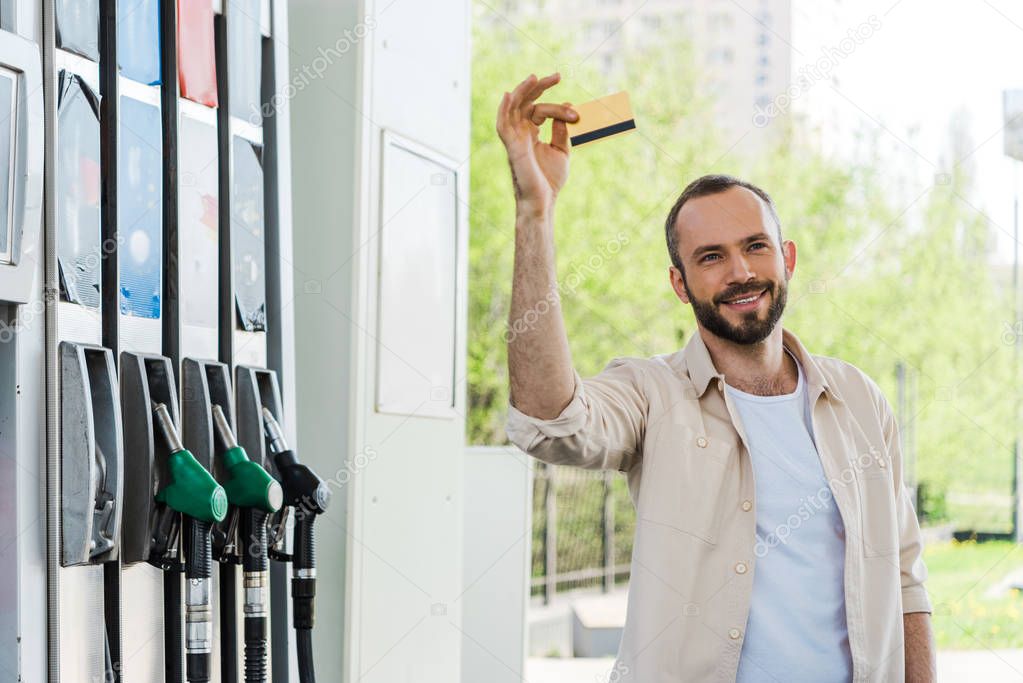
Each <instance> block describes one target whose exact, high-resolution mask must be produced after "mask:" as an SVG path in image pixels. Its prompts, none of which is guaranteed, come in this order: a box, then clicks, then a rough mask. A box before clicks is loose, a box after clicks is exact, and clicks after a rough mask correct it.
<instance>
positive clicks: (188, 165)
mask: <svg viewBox="0 0 1023 683" xmlns="http://www.w3.org/2000/svg"><path fill="white" fill-rule="evenodd" d="M178 152H179V163H180V167H179V170H180V172H179V175H178V178H179V182H178V207H179V208H178V210H179V213H178V272H179V273H180V283H181V284H180V287H181V294H180V295H179V296H178V301H180V302H181V321H182V323H184V324H187V325H197V326H199V327H207V328H211V329H215V328H216V327H217V297H216V295H215V294H216V291H217V287H218V286H219V283H218V273H217V253H218V252H217V243H218V240H219V239H220V235H219V232H218V230H219V226H220V220H219V201H218V193H217V188H218V185H217V182H218V178H217V171H218V167H217V129H216V127H215V126H213V125H210V124H208V123H203V122H202V121H196V120H195V119H192V118H189V117H188V116H182V117H181V126H180V128H179V129H178Z"/></svg>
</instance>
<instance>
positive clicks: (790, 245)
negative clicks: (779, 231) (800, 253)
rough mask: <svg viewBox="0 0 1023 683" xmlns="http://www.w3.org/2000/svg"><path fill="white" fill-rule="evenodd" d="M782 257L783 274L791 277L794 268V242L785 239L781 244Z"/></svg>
mask: <svg viewBox="0 0 1023 683" xmlns="http://www.w3.org/2000/svg"><path fill="white" fill-rule="evenodd" d="M782 257H783V258H784V259H785V274H786V275H788V277H790V278H791V277H792V274H793V273H794V272H795V270H796V243H795V242H793V241H792V240H785V242H784V243H783V244H782Z"/></svg>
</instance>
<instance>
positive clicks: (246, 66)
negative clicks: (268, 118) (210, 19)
mask: <svg viewBox="0 0 1023 683" xmlns="http://www.w3.org/2000/svg"><path fill="white" fill-rule="evenodd" d="M260 12H261V8H260V0H232V1H231V2H230V3H227V13H228V17H227V19H228V20H227V34H228V35H227V50H228V55H227V71H228V76H227V80H228V82H229V83H230V84H231V96H230V97H229V98H228V101H229V106H230V110H231V111H230V113H231V116H235V117H237V118H239V119H242V120H244V121H246V122H248V123H250V124H252V125H253V126H260V125H262V124H263V117H262V110H261V107H260V104H261V102H262V99H261V97H260V86H261V82H260V73H261V71H262V64H263V61H262V60H263V57H262V46H263V42H262V41H263V34H262V33H261V31H260V25H259V18H260Z"/></svg>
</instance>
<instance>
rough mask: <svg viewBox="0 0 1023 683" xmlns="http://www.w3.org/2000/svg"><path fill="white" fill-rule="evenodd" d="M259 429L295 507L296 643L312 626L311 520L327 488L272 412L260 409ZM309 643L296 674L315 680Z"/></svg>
mask: <svg viewBox="0 0 1023 683" xmlns="http://www.w3.org/2000/svg"><path fill="white" fill-rule="evenodd" d="M263 430H264V432H265V434H266V438H267V440H268V441H269V444H270V452H271V453H272V454H273V460H274V465H275V466H276V469H277V474H278V476H279V477H280V480H281V486H282V487H283V488H284V504H285V505H287V506H289V507H292V508H294V510H295V531H294V533H295V536H294V539H295V540H294V554H293V556H292V560H291V562H292V564H291V597H292V607H293V612H292V617H293V621H294V626H295V629H296V630H297V631H298V633H299V638H300V642H305V641H306V640H308V638H309V637H310V636H309V631H310V630H311V629H312V628H313V623H314V612H313V600H314V598H315V597H316V554H315V539H314V537H313V522H314V521H316V516H317V515H320V514H323V513H324V512H326V511H327V506H328V505H329V504H330V487H329V486H328V485H327V482H325V481H323V480H322V479H320V478H319V477H318V476H317V475H316V473H315V472H313V471H312V470H311V469H309V468H308V467H306V466H305V465H303V464H302V463H301V462H299V460H298V455H296V453H295V452H294V451H293V450H291V449H289V448H288V444H287V442H286V441H285V440H284V433H283V431H282V430H281V426H280V425H279V424H278V423H277V420H276V419H275V418H274V416H273V413H271V412H270V410H268V409H267V408H266V407H264V408H263ZM312 672H313V663H312V651H311V646H310V648H309V651H308V652H306V653H305V654H304V655H303V656H300V657H299V677H300V679H301V680H303V681H312V680H315V677H314V674H313V673H312Z"/></svg>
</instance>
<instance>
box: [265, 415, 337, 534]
mask: <svg viewBox="0 0 1023 683" xmlns="http://www.w3.org/2000/svg"><path fill="white" fill-rule="evenodd" d="M263 430H264V432H265V434H266V438H267V440H268V441H269V442H270V451H271V453H273V458H274V465H275V466H276V467H277V471H278V473H280V477H281V484H282V486H283V487H284V504H285V505H290V506H293V507H294V508H295V509H296V512H297V514H298V515H299V516H303V515H318V514H321V513H324V512H326V511H327V506H329V505H330V487H329V486H328V485H327V482H325V481H323V480H322V479H320V478H319V477H318V476H316V473H315V472H313V471H312V470H311V469H309V468H308V467H306V466H305V465H303V464H302V463H300V462H299V461H298V456H297V455H296V454H295V452H294V451H293V450H291V449H289V448H288V444H287V442H286V441H285V439H284V432H283V431H282V430H281V426H280V425H279V424H278V423H277V420H276V419H275V418H274V416H273V413H271V412H270V410H269V409H267V408H266V407H264V408H263Z"/></svg>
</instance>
